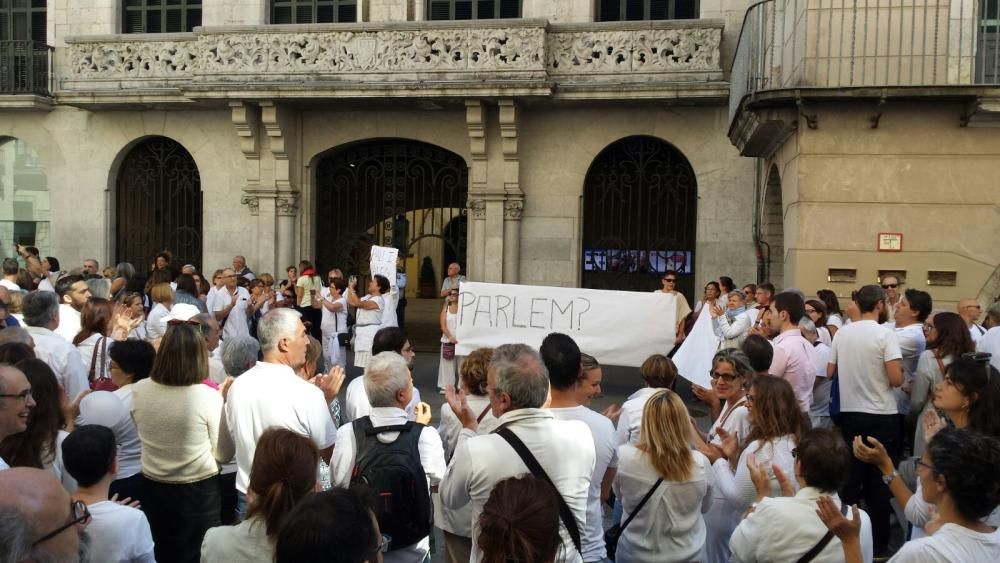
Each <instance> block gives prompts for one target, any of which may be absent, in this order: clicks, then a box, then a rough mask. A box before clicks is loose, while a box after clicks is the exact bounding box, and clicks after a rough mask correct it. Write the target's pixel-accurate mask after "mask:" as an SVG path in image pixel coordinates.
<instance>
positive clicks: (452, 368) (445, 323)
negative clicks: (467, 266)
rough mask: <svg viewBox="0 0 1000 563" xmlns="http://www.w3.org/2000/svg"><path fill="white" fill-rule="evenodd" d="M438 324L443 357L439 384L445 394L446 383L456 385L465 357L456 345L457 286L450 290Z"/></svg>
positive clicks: (439, 362)
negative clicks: (456, 350)
mask: <svg viewBox="0 0 1000 563" xmlns="http://www.w3.org/2000/svg"><path fill="white" fill-rule="evenodd" d="M438 324H439V325H440V327H441V357H440V358H439V360H438V380H437V386H438V390H439V391H441V393H442V394H444V388H445V386H446V385H455V374H456V373H457V371H458V369H459V367H460V366H461V365H462V361H463V359H464V358H462V357H461V356H458V355H456V354H455V346H456V345H457V344H458V338H457V337H456V336H455V334H456V333H457V331H458V288H457V287H455V288H452V289H450V290H449V291H448V296H447V297H446V298H445V301H444V307H442V308H441V315H440V318H439V319H438ZM449 350H450V352H449ZM446 355H450V357H446Z"/></svg>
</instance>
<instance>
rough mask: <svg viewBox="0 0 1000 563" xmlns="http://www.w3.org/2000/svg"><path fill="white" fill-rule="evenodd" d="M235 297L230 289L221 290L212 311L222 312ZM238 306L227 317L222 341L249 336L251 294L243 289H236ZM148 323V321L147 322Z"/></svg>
mask: <svg viewBox="0 0 1000 563" xmlns="http://www.w3.org/2000/svg"><path fill="white" fill-rule="evenodd" d="M233 299H234V296H233V295H232V294H231V293H229V290H228V289H225V288H223V289H220V290H219V291H218V293H216V294H215V299H214V300H213V301H214V306H213V308H212V311H213V312H215V311H221V310H223V309H225V308H226V307H228V306H229V304H230V303H232V302H233ZM235 299H236V306H235V307H233V309H232V311H229V316H227V317H226V324H225V326H223V327H222V339H223V340H225V339H227V338H233V337H235V336H249V335H250V325H249V323H248V322H247V304H248V303H250V292H248V291H247V290H246V289H244V288H242V287H237V288H236V295H235ZM147 322H148V321H147Z"/></svg>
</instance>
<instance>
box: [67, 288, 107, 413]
mask: <svg viewBox="0 0 1000 563" xmlns="http://www.w3.org/2000/svg"><path fill="white" fill-rule="evenodd" d="M114 312H115V311H114V307H113V306H112V305H111V302H110V301H108V300H107V299H101V298H100V297H91V298H90V299H88V300H87V303H86V304H85V305H84V306H83V311H81V312H80V332H79V333H77V335H76V336H75V337H74V338H73V344H74V345H75V346H76V349H77V350H79V351H80V358H81V359H82V360H83V365H84V366H86V368H87V370H88V371H87V379H89V380H90V382H91V384H93V382H94V380H99V379H106V378H107V377H108V366H110V364H111V359H110V358H109V357H108V348H109V347H110V345H111V342H110V340H111V339H110V338H109V337H108V333H109V332H110V330H111V318H112V316H113V315H114ZM95 355H96V358H95ZM73 398H75V397H73Z"/></svg>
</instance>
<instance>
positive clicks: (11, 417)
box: [0, 365, 35, 561]
mask: <svg viewBox="0 0 1000 563" xmlns="http://www.w3.org/2000/svg"><path fill="white" fill-rule="evenodd" d="M33 408H35V399H34V398H32V396H31V383H30V382H29V381H28V378H26V377H25V376H24V373H23V372H22V371H21V370H19V369H17V368H16V367H14V366H9V365H0V442H2V441H4V439H5V438H7V436H13V435H14V434H20V433H21V432H24V431H25V430H26V429H27V428H28V415H29V414H31V409H33ZM8 467H9V466H8V465H7V462H6V461H4V459H3V458H0V471H2V470H4V469H7V468H8ZM0 561H3V560H2V559H0Z"/></svg>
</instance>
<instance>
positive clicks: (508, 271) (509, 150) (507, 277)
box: [500, 98, 524, 283]
mask: <svg viewBox="0 0 1000 563" xmlns="http://www.w3.org/2000/svg"><path fill="white" fill-rule="evenodd" d="M517 119H518V109H517V105H516V104H515V103H514V100H513V99H511V98H506V99H502V100H500V142H501V147H502V149H503V189H504V206H503V211H504V213H503V281H504V283H518V282H519V281H520V279H521V215H522V214H523V213H524V192H523V191H522V190H521V180H520V176H521V171H520V161H519V157H518V152H517V123H518V121H517Z"/></svg>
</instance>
